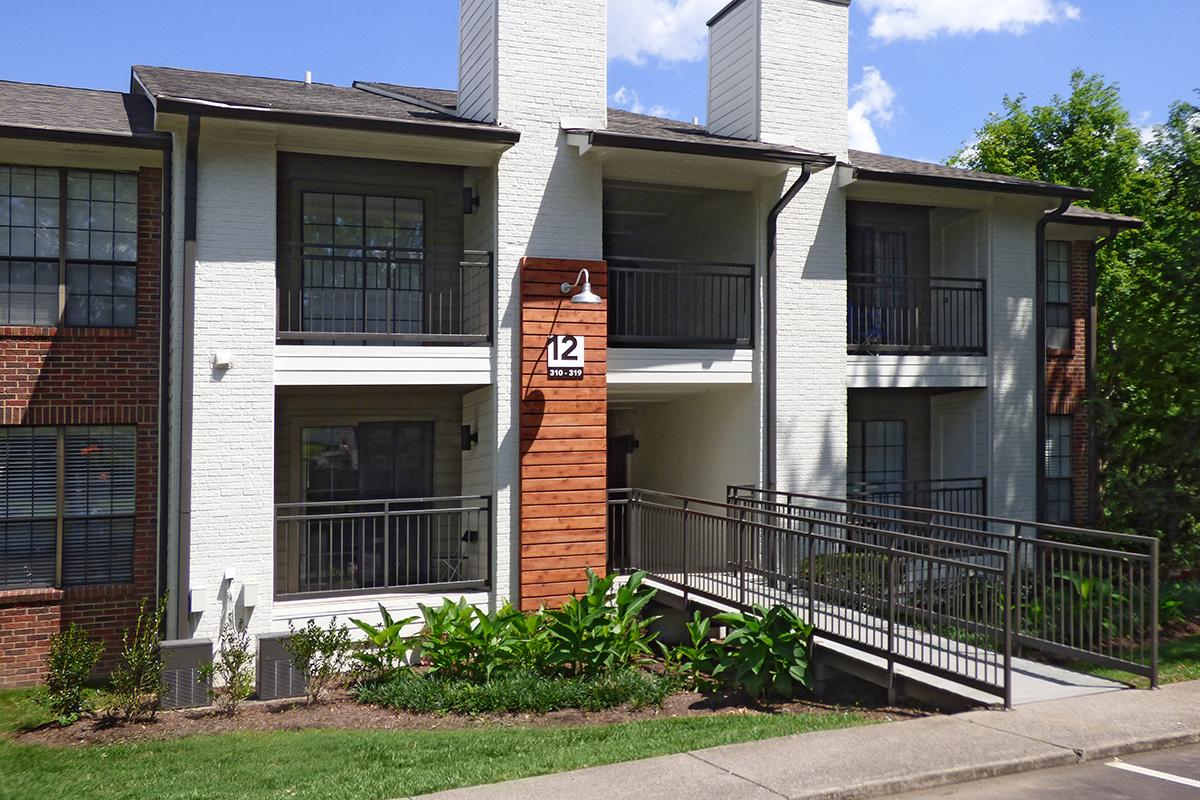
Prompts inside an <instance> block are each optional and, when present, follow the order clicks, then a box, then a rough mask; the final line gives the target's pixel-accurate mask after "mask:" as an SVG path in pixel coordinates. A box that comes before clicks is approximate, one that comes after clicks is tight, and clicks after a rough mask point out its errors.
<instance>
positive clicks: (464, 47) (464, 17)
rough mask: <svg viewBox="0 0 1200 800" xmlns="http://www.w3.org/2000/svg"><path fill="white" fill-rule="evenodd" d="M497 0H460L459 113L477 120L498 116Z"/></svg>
mask: <svg viewBox="0 0 1200 800" xmlns="http://www.w3.org/2000/svg"><path fill="white" fill-rule="evenodd" d="M498 2H499V0H461V2H460V4H459V9H458V15H459V19H458V114H459V116H461V117H465V118H466V119H473V120H475V121H476V122H495V121H496V119H497V111H496V105H497V103H496V95H497V87H496V37H497V14H496V4H497V3H498Z"/></svg>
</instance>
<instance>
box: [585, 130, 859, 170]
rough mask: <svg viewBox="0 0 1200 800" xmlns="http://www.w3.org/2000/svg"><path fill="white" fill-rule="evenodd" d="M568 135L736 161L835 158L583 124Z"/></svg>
mask: <svg viewBox="0 0 1200 800" xmlns="http://www.w3.org/2000/svg"><path fill="white" fill-rule="evenodd" d="M564 130H565V131H566V133H567V134H569V135H579V136H587V145H588V146H590V147H615V148H623V149H628V150H648V151H651V152H658V153H681V154H683V155H692V156H711V157H713V158H733V159H737V160H739V161H761V162H765V163H769V164H787V165H790V166H798V167H804V166H809V167H811V166H818V167H819V168H822V169H823V168H825V167H831V166H833V165H834V164H835V163H837V159H836V158H834V157H833V156H831V155H827V154H824V153H810V152H808V151H804V150H798V149H791V148H780V147H772V146H761V144H760V145H759V146H757V147H748V146H746V145H747V144H754V143H752V142H747V143H745V144H737V143H734V142H732V141H730V142H726V141H715V142H689V141H683V140H679V139H663V138H660V137H657V136H645V135H642V134H637V133H617V132H615V131H598V130H587V129H583V128H564Z"/></svg>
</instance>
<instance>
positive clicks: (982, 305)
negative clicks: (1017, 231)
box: [846, 273, 987, 355]
mask: <svg viewBox="0 0 1200 800" xmlns="http://www.w3.org/2000/svg"><path fill="white" fill-rule="evenodd" d="M846 287H847V352H849V353H857V354H863V353H865V354H871V355H881V354H886V353H943V354H964V355H985V354H986V353H987V314H986V299H987V281H985V280H983V279H980V278H951V277H940V276H931V277H922V278H916V277H908V276H905V275H875V274H866V273H850V274H849V275H847V284H846Z"/></svg>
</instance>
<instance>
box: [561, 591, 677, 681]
mask: <svg viewBox="0 0 1200 800" xmlns="http://www.w3.org/2000/svg"><path fill="white" fill-rule="evenodd" d="M587 574H588V588H587V590H586V591H585V592H584V594H583V595H582V596H581V597H572V598H571V599H570V600H568V601H567V602H566V603H564V604H563V605H562V607H561V608H558V609H554V610H551V611H547V612H545V613H546V618H547V628H546V630H547V636H548V638H549V642H550V651H549V661H550V664H551V665H552V666H553V667H555V668H557V669H558V670H560V671H562V672H565V673H566V674H568V675H595V674H598V673H600V672H604V671H606V670H610V669H614V668H617V667H625V666H631V665H633V664H636V663H638V662H640V661H644V660H647V659H648V658H649V657H650V655H651V654H652V653H653V650H652V645H653V643H654V641H655V639H656V638H657V635H656V634H652V633H650V632H649V630H648V627H649V625H650V623H651V622H653V621H654V619H656V618H645V617H642V616H641V612H642V611H643V609H645V607H646V605H647V603H649V602H650V600H651V599H653V597H654V594H655V592H654V590H649V591H643V590H641V585H642V582H643V580H645V577H646V574H645V573H644V572H639V573H636V574H634V575H631V576H630V577H629V580H628V582H627V583H626V584H625V585H624V586H622V587H621V588H620V589H618V590H617V592H616V596H615V597H614V598H613V602H611V603H610V596H611V595H612V588H613V584H614V582H615V577H616V576H615V575H609V576H608V577H605V578H601V577H600V576H598V575H597V574H596V573H594V572H592V571H591V570H590V569H589V570H588V573H587Z"/></svg>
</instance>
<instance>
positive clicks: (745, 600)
mask: <svg viewBox="0 0 1200 800" xmlns="http://www.w3.org/2000/svg"><path fill="white" fill-rule="evenodd" d="M727 499H728V502H714V501H705V500H698V499H694V498H686V497H681V496H678V495H667V494H662V493H658V492H647V491H642V490H624V491H620V492H614V493H613V494H612V496H611V498H610V537H611V539H612V541H611V542H610V553H611V554H612V558H613V565H612V566H613V568H614V569H617V570H620V571H630V570H644V571H646V572H648V573H649V574H650V578H649V580H650V581H651V582H652V583H653V584H655V585H656V586H658V587H659V588H660V589H662V590H664V591H666V592H668V593H674V594H677V595H680V596H682V597H683V598H685V599H686V600H690V601H694V602H697V603H701V604H706V605H709V606H713V607H718V608H738V609H747V608H751V607H753V606H754V605H768V606H769V605H774V604H784V605H788V606H790V607H792V608H793V609H794V610H796V612H797V613H798V614H800V615H801V617H802V618H805V619H806V620H808V621H810V622H811V623H812V624H813V625H814V627H815V628H816V631H817V636H818V640H819V642H821V643H822V646H823V647H825V648H826V649H827V650H829V651H830V652H832V653H834V654H835V655H836V656H838V657H839V658H840V659H842V660H847V659H848V660H850V661H852V662H855V664H856V665H857V666H859V667H862V668H863V669H875V670H877V671H881V672H882V673H883V674H884V675H885V676H886V678H887V680H888V683H889V685H896V683H897V681H898V680H902V681H906V682H909V683H916V684H920V685H924V686H926V687H929V688H932V689H935V690H938V691H941V692H948V693H952V694H956V695H959V696H961V697H965V698H967V699H969V700H971V701H973V702H990V703H995V702H997V701H1000V702H1002V703H1003V704H1004V705H1006V706H1012V705H1015V704H1021V703H1027V702H1035V701H1038V700H1046V699H1057V698H1062V697H1070V696H1075V695H1080V694H1088V693H1094V692H1101V691H1111V690H1114V689H1119V688H1122V686H1123V685H1122V684H1119V683H1116V682H1113V681H1109V680H1105V679H1101V678H1097V677H1094V676H1090V675H1085V674H1082V673H1078V672H1075V671H1072V670H1069V669H1064V668H1063V667H1059V666H1053V665H1051V664H1049V663H1046V661H1047V660H1048V659H1047V658H1046V657H1050V658H1053V659H1055V660H1057V661H1060V662H1072V661H1073V662H1084V663H1091V664H1096V665H1101V666H1109V667H1115V668H1119V669H1123V670H1126V671H1129V672H1132V673H1135V674H1141V675H1145V676H1147V677H1149V678H1150V679H1151V682H1152V683H1154V682H1155V680H1156V673H1157V641H1156V639H1157V637H1156V635H1155V634H1154V632H1155V631H1157V563H1158V551H1157V546H1158V543H1157V540H1154V539H1149V538H1147V537H1138V536H1127V535H1122V534H1107V533H1101V532H1098V531H1088V530H1082V529H1074V528H1062V527H1059V526H1046V525H1041V524H1036V523H1022V522H1018V521H1013V520H1000V519H995V518H986V517H978V516H974V515H965V514H953V513H951V512H944V511H936V510H931V509H919V508H909V507H902V506H884V505H880V504H878V503H868V502H865V501H856V500H844V499H837V498H820V497H812V496H805V495H798V494H783V493H775V492H763V491H761V490H757V489H751V488H741V487H731V489H730V491H729V497H728V498H727ZM1039 655H1040V656H1041V657H1042V658H1040V659H1037V660H1035V658H1036V657H1037V656H1039ZM1030 656H1033V657H1030Z"/></svg>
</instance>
